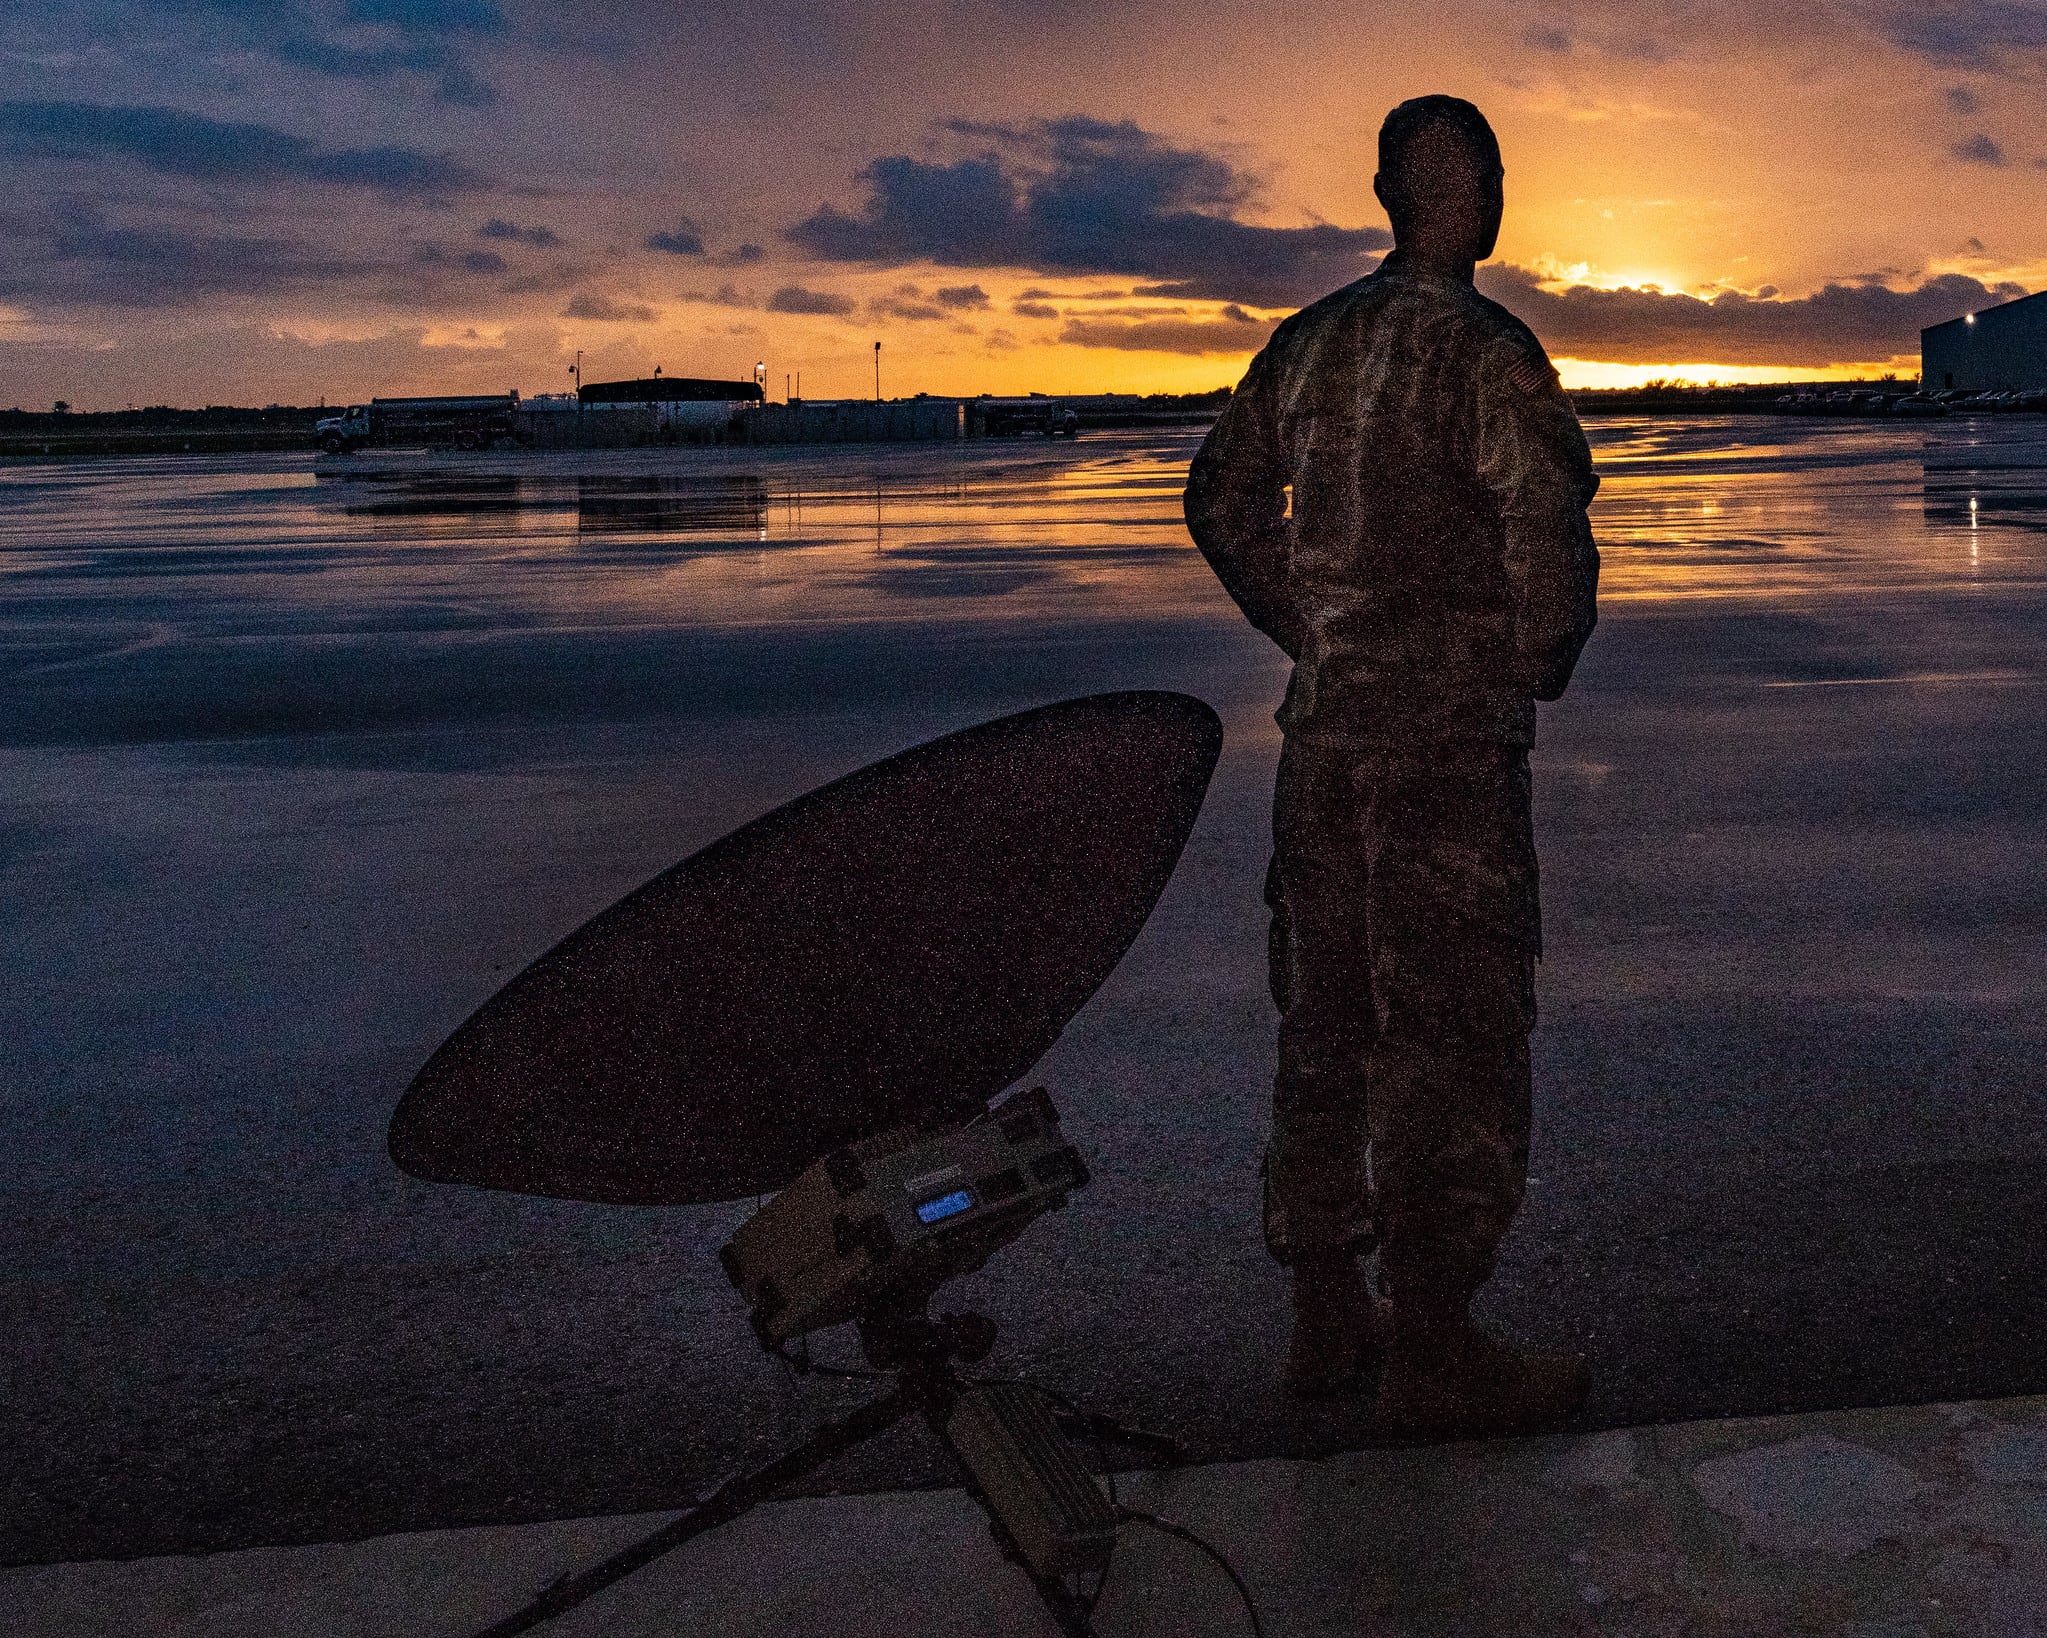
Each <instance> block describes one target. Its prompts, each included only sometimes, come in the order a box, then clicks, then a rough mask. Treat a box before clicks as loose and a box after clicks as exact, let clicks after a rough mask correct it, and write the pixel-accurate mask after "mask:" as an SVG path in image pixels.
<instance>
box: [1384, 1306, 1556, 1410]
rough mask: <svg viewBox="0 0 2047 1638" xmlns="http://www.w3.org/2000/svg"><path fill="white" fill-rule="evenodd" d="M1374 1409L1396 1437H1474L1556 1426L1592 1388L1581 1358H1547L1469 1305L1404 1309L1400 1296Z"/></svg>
mask: <svg viewBox="0 0 2047 1638" xmlns="http://www.w3.org/2000/svg"><path fill="white" fill-rule="evenodd" d="M1391 1332H1392V1334H1391V1337H1390V1338H1389V1339H1388V1343H1387V1348H1386V1361H1385V1364H1384V1365H1383V1366H1382V1367H1381V1369H1380V1372H1379V1394H1378V1401H1377V1404H1376V1407H1375V1410H1376V1414H1377V1417H1378V1419H1379V1421H1380V1422H1381V1424H1382V1425H1383V1426H1384V1427H1385V1428H1386V1429H1387V1430H1388V1431H1390V1432H1395V1433H1400V1434H1404V1435H1407V1436H1410V1437H1414V1438H1428V1439H1476V1438H1485V1437H1494V1436H1499V1435H1503V1434H1511V1433H1533V1432H1537V1431H1539V1430H1541V1429H1544V1428H1550V1427H1554V1426H1556V1425H1557V1424H1558V1423H1560V1422H1563V1421H1564V1420H1566V1419H1567V1418H1568V1417H1570V1416H1571V1415H1572V1414H1573V1413H1574V1412H1575V1411H1576V1410H1577V1409H1578V1408H1579V1406H1581V1405H1583V1404H1584V1403H1585V1396H1586V1393H1587V1392H1588V1391H1589V1390H1590V1388H1591V1385H1592V1372H1591V1368H1590V1366H1589V1365H1588V1364H1587V1362H1586V1361H1585V1360H1584V1359H1583V1358H1581V1357H1580V1356H1578V1355H1576V1354H1565V1353H1543V1352H1538V1351H1535V1350H1533V1349H1526V1348H1522V1347H1519V1346H1518V1345H1516V1344H1514V1343H1512V1342H1509V1341H1508V1340H1506V1339H1505V1338H1503V1337H1500V1336H1498V1335H1496V1334H1494V1333H1493V1332H1490V1331H1487V1330H1485V1329H1483V1328H1481V1327H1480V1326H1478V1325H1477V1324H1475V1323H1474V1322H1473V1321H1472V1319H1471V1316H1470V1314H1469V1313H1468V1312H1467V1311H1466V1305H1465V1304H1463V1303H1456V1304H1440V1303H1438V1304H1426V1303H1414V1302H1409V1303H1406V1304H1403V1303H1402V1302H1401V1301H1400V1298H1399V1294H1398V1293H1397V1292H1396V1293H1395V1296H1394V1302H1393V1311H1392V1325H1391Z"/></svg>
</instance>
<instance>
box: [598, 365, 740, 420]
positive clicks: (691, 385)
mask: <svg viewBox="0 0 2047 1638" xmlns="http://www.w3.org/2000/svg"><path fill="white" fill-rule="evenodd" d="M577 397H578V399H579V400H580V401H581V403H582V406H583V409H584V410H585V411H586V412H589V411H607V412H610V411H619V410H638V411H640V412H641V413H642V414H643V415H651V417H652V419H653V423H654V425H655V426H656V427H657V428H658V429H659V430H660V431H662V432H681V431H696V432H701V431H705V430H709V429H714V428H725V427H729V426H730V425H731V424H732V422H733V421H734V420H735V419H736V418H737V417H739V416H740V415H742V414H744V413H745V412H746V411H747V410H749V409H752V408H753V407H754V406H756V405H758V404H759V403H760V402H761V398H762V395H761V389H760V384H759V383H758V382H754V381H702V380H695V379H692V378H691V377H689V376H686V375H678V376H665V375H650V376H643V377H641V378H640V379H639V380H637V381H592V382H590V383H589V384H588V385H587V386H585V387H584V388H583V389H582V390H581V391H580V392H579V393H578V394H577Z"/></svg>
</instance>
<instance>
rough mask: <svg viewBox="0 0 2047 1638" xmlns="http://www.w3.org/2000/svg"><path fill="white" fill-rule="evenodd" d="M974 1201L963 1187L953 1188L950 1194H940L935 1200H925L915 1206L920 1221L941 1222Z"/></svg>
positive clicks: (958, 1212) (956, 1214)
mask: <svg viewBox="0 0 2047 1638" xmlns="http://www.w3.org/2000/svg"><path fill="white" fill-rule="evenodd" d="M973 1203H974V1197H973V1196H972V1195H971V1194H969V1193H967V1191H966V1190H965V1189H954V1190H953V1191H952V1193H951V1194H941V1195H940V1196H939V1197H938V1198H937V1199H936V1200H927V1201H925V1202H924V1204H923V1205H921V1206H919V1207H918V1208H917V1221H918V1222H920V1223H942V1222H944V1221H945V1220H946V1219H947V1218H948V1217H957V1216H959V1214H960V1213H961V1212H963V1211H965V1210H966V1209H967V1208H968V1207H969V1206H971V1205H972V1204H973Z"/></svg>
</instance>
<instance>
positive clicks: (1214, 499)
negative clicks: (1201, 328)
mask: <svg viewBox="0 0 2047 1638" xmlns="http://www.w3.org/2000/svg"><path fill="white" fill-rule="evenodd" d="M1270 353H1271V348H1270V347H1268V348H1267V349H1266V350H1265V351H1264V352H1261V353H1260V354H1259V355H1258V356H1257V357H1256V358H1254V359H1252V360H1251V367H1250V369H1249V370H1247V371H1246V372H1245V373H1244V379H1243V380H1242V381H1241V382H1240V383H1238V386H1237V390H1236V391H1235V392H1234V393H1232V394H1231V395H1230V401H1229V404H1228V405H1227V406H1226V407H1225V408H1224V410H1223V413H1222V415H1221V417H1220V418H1219V419H1218V420H1217V421H1216V423H1215V425H1214V426H1213V427H1211V428H1210V429H1209V433H1208V437H1207V438H1206V439H1205V440H1204V441H1203V442H1202V445H1201V450H1200V453H1198V454H1197V455H1196V456H1195V457H1194V465H1193V467H1192V469H1191V470H1190V471H1189V472H1188V474H1187V494H1186V511H1187V532H1188V533H1189V534H1191V535H1192V536H1193V537H1194V544H1195V545H1196V546H1197V547H1198V548H1200V551H1201V555H1202V556H1203V557H1204V558H1206V559H1207V560H1208V566H1209V567H1210V568H1211V569H1213V570H1215V576H1216V578H1217V579H1218V580H1220V581H1221V582H1222V583H1223V590H1225V591H1227V592H1228V593H1229V594H1230V596H1231V597H1232V598H1234V599H1235V600H1236V604H1237V607H1238V608H1240V609H1242V610H1243V611H1244V617H1245V618H1246V619H1248V620H1249V621H1250V622H1251V624H1252V625H1254V626H1256V627H1257V628H1258V629H1259V630H1260V631H1262V632H1264V633H1265V635H1266V636H1268V637H1270V638H1271V639H1272V640H1273V641H1274V642H1275V643H1277V644H1279V646H1280V647H1281V648H1283V649H1285V650H1286V652H1287V655H1288V657H1289V658H1297V657H1298V656H1299V654H1300V647H1301V635H1302V622H1301V616H1300V613H1299V611H1298V609H1297V608H1296V607H1295V605H1294V600H1293V597H1292V595H1291V593H1290V591H1289V589H1288V584H1287V560H1288V556H1289V552H1290V542H1289V535H1288V530H1287V523H1286V485H1287V482H1288V473H1287V469H1286V466H1285V464H1284V461H1283V459H1282V457H1281V454H1280V450H1279V442H1278V436H1277V431H1276V425H1275V423H1276V417H1275V414H1274V409H1273V403H1272V377H1273V373H1274V372H1273V367H1272V363H1271V359H1270V356H1269V355H1270Z"/></svg>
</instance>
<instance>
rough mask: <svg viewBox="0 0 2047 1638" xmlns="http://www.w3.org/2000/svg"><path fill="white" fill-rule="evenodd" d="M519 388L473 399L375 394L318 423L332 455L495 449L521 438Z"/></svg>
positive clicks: (322, 441)
mask: <svg viewBox="0 0 2047 1638" xmlns="http://www.w3.org/2000/svg"><path fill="white" fill-rule="evenodd" d="M518 418H519V392H518V389H517V388H516V387H515V388H514V389H513V390H512V391H510V392H507V393H495V394H490V395H486V396H484V397H472V398H372V399H371V400H370V401H369V402H368V403H367V404H351V405H349V406H348V409H347V411H346V412H345V413H344V414H341V415H330V416H328V417H327V418H326V419H325V420H322V421H316V422H314V423H313V431H314V433H315V435H316V436H317V437H318V438H319V440H320V447H321V448H322V449H323V450H325V451H326V452H327V453H328V454H329V455H340V454H345V453H350V452H352V451H354V450H358V449H367V448H370V447H373V446H375V447H381V448H386V449H389V448H393V447H396V446H399V445H405V444H412V445H419V444H424V445H426V446H427V447H428V448H433V449H494V448H500V447H502V446H504V445H506V444H510V443H512V442H514V441H515V440H516V439H517V436H518Z"/></svg>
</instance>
